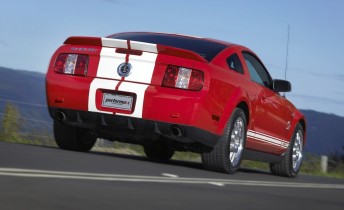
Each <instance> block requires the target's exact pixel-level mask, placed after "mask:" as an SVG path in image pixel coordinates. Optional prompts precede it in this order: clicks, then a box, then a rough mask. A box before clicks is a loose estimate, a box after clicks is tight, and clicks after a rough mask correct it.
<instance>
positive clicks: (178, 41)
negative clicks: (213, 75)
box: [109, 33, 226, 62]
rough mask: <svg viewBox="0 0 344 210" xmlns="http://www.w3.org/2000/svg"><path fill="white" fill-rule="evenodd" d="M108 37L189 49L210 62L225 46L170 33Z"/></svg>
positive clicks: (129, 34)
mask: <svg viewBox="0 0 344 210" xmlns="http://www.w3.org/2000/svg"><path fill="white" fill-rule="evenodd" d="M109 38H114V39H125V40H133V41H138V42H148V43H153V44H160V45H165V46H170V47H175V48H181V49H184V50H190V51H193V52H195V53H197V54H199V55H200V56H202V57H203V58H205V59H206V60H207V61H208V62H210V61H211V60H212V59H213V58H214V57H215V56H216V55H217V54H218V53H219V52H221V51H222V50H223V49H225V48H226V45H223V44H219V43H216V42H211V41H207V40H204V39H198V38H192V37H185V36H175V35H170V34H150V33H121V34H115V35H112V36H110V37H109Z"/></svg>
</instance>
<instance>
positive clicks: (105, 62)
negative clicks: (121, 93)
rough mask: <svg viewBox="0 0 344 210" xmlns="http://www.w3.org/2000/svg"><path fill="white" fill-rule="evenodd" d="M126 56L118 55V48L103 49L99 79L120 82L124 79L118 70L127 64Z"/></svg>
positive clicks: (98, 73) (98, 71)
mask: <svg viewBox="0 0 344 210" xmlns="http://www.w3.org/2000/svg"><path fill="white" fill-rule="evenodd" d="M125 56H126V55H125V54H121V53H116V48H106V47H103V48H102V50H101V52H100V60H99V65H98V70H97V77H102V78H110V79H118V80H120V79H121V78H122V77H121V76H119V75H118V73H117V68H118V66H119V65H120V64H121V63H123V62H125Z"/></svg>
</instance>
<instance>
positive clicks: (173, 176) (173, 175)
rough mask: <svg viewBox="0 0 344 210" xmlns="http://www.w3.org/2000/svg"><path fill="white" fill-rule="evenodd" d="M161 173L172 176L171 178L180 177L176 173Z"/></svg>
mask: <svg viewBox="0 0 344 210" xmlns="http://www.w3.org/2000/svg"><path fill="white" fill-rule="evenodd" d="M161 175H162V176H167V177H171V178H178V177H179V176H178V175H175V174H169V173H162V174H161Z"/></svg>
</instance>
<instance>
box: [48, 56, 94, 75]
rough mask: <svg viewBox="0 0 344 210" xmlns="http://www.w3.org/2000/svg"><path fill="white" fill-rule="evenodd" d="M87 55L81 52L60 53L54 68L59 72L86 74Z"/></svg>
mask: <svg viewBox="0 0 344 210" xmlns="http://www.w3.org/2000/svg"><path fill="white" fill-rule="evenodd" d="M88 59H89V56H88V55H83V54H60V55H58V57H57V59H56V61H55V65H54V70H55V72H57V73H61V74H73V75H81V76H86V74H87V65H88Z"/></svg>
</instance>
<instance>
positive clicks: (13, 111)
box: [0, 103, 21, 142]
mask: <svg viewBox="0 0 344 210" xmlns="http://www.w3.org/2000/svg"><path fill="white" fill-rule="evenodd" d="M19 120H20V113H19V111H18V109H17V107H15V106H14V105H12V104H10V103H7V104H6V106H5V113H4V117H3V120H2V131H1V133H0V141H10V142H20V141H21V138H20V135H19V126H20V121H19Z"/></svg>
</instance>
